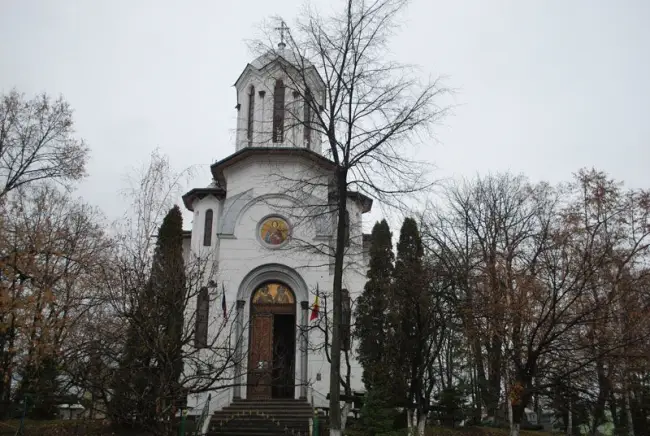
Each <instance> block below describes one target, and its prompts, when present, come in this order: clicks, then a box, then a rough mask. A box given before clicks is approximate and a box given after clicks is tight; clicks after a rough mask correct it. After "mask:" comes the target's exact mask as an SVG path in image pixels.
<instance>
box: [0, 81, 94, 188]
mask: <svg viewBox="0 0 650 436" xmlns="http://www.w3.org/2000/svg"><path fill="white" fill-rule="evenodd" d="M74 134H75V131H74V123H73V120H72V109H71V108H70V105H69V104H68V103H67V102H66V101H65V100H64V99H63V97H59V98H58V99H56V100H53V99H52V98H50V97H49V96H48V95H47V94H41V95H38V96H36V97H35V98H33V99H31V100H28V99H26V98H25V96H24V95H23V94H20V93H18V92H17V91H15V90H13V91H11V92H10V93H9V94H7V95H3V96H2V97H0V199H2V198H4V197H5V196H6V195H7V193H8V192H10V191H12V190H14V189H16V188H18V187H20V186H23V185H25V184H29V183H32V182H36V181H39V180H51V181H56V182H60V183H63V184H67V183H68V182H72V181H75V180H79V179H80V178H81V177H83V176H84V175H85V165H86V161H87V160H88V148H87V147H86V145H85V144H84V142H83V140H80V139H77V138H75V136H74Z"/></svg>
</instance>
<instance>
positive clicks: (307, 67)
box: [234, 49, 325, 87]
mask: <svg viewBox="0 0 650 436" xmlns="http://www.w3.org/2000/svg"><path fill="white" fill-rule="evenodd" d="M275 61H284V62H286V64H288V65H289V66H291V67H293V68H296V70H297V71H300V70H301V69H303V68H304V71H305V74H307V73H308V72H313V74H314V76H315V78H316V79H318V81H320V84H321V86H323V87H325V81H324V80H323V78H322V77H321V75H320V73H319V72H318V70H317V69H316V67H314V65H313V64H312V63H311V62H309V61H308V60H307V59H305V58H303V57H299V56H297V55H296V54H295V53H294V52H293V51H291V50H288V49H276V50H269V51H268V52H266V53H265V54H263V55H261V56H259V57H257V59H255V60H254V61H253V62H251V63H249V64H246V66H245V67H244V69H243V71H242V72H241V74H240V75H239V77H237V80H235V84H234V85H235V87H237V84H238V83H239V82H240V80H242V78H243V77H244V76H245V74H246V72H247V71H249V70H251V69H253V70H256V71H261V70H263V69H264V68H266V67H267V66H269V65H270V64H272V63H273V62H275Z"/></svg>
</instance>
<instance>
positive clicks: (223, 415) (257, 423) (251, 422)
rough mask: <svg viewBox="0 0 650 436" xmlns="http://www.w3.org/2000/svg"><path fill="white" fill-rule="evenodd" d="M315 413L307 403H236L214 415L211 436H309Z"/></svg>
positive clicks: (268, 401)
mask: <svg viewBox="0 0 650 436" xmlns="http://www.w3.org/2000/svg"><path fill="white" fill-rule="evenodd" d="M312 414H313V409H312V407H311V404H309V403H308V402H307V401H306V400H266V401H251V400H235V401H233V402H232V403H231V404H230V406H227V407H224V408H223V409H222V410H219V411H217V412H214V414H213V415H212V418H211V419H210V426H209V429H208V433H207V434H208V436H274V435H275V436H282V435H286V436H309V423H310V421H311V419H312Z"/></svg>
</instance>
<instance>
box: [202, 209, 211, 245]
mask: <svg viewBox="0 0 650 436" xmlns="http://www.w3.org/2000/svg"><path fill="white" fill-rule="evenodd" d="M203 226H204V227H203V245H204V246H206V247H209V246H211V245H212V209H208V210H206V211H205V221H204V222H203Z"/></svg>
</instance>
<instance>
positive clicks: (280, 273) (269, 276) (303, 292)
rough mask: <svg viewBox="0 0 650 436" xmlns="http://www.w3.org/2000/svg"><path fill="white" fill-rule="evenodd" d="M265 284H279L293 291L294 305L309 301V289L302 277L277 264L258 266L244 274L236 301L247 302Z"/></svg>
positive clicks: (292, 270) (289, 268) (294, 271)
mask: <svg viewBox="0 0 650 436" xmlns="http://www.w3.org/2000/svg"><path fill="white" fill-rule="evenodd" d="M266 282H281V283H284V284H285V285H287V286H288V287H289V288H291V290H292V291H293V293H294V295H295V297H296V303H297V304H300V303H301V302H302V301H309V289H308V288H307V283H306V282H305V280H304V279H303V278H302V276H301V275H300V274H299V273H298V272H297V271H296V270H294V269H293V268H291V267H288V266H286V265H282V264H279V263H269V264H265V265H261V266H258V267H257V268H255V269H253V270H252V271H250V272H249V273H248V274H246V277H244V279H243V280H242V281H241V284H240V285H239V289H238V290H237V300H243V301H246V302H249V301H250V300H251V297H252V295H253V292H255V290H256V289H257V288H259V287H260V286H261V285H262V284H264V283H266Z"/></svg>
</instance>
